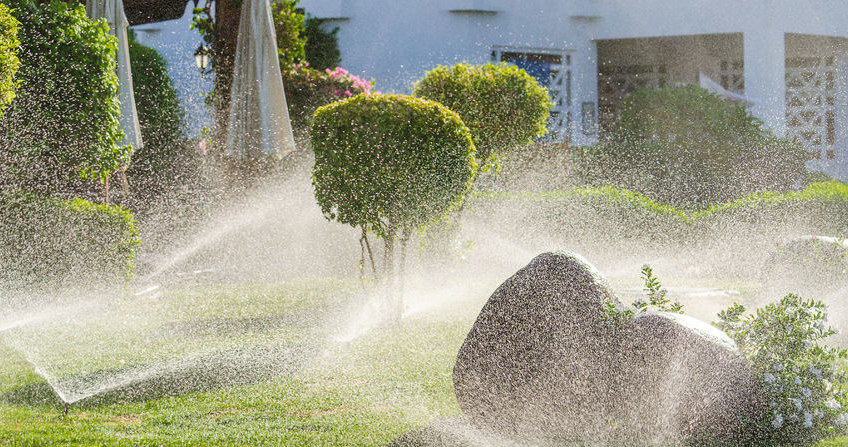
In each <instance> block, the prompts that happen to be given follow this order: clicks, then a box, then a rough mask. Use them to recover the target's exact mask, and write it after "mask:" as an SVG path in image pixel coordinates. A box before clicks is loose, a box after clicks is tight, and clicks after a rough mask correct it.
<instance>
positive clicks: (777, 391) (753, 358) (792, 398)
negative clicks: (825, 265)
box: [715, 294, 848, 445]
mask: <svg viewBox="0 0 848 447" xmlns="http://www.w3.org/2000/svg"><path fill="white" fill-rule="evenodd" d="M745 311H746V309H745V307H744V306H742V305H741V304H734V305H733V306H731V307H730V308H728V309H726V310H724V311H722V312H720V313H719V314H718V318H719V321H718V322H716V323H715V325H716V326H717V327H718V328H719V329H721V330H723V331H724V332H726V333H727V334H728V335H729V336H730V337H731V338H733V339H734V340H735V341H736V343H737V345H738V346H739V349H740V350H741V352H742V353H743V354H744V355H745V357H746V358H748V360H749V361H750V362H751V364H752V365H753V367H754V370H755V371H756V374H757V377H758V379H759V382H760V388H761V390H762V394H763V396H764V397H765V399H766V414H765V415H764V418H763V420H762V421H761V423H760V429H761V430H763V432H764V436H765V437H766V438H767V439H768V441H769V442H770V445H786V444H792V445H804V444H806V443H809V442H812V441H815V440H817V439H820V438H822V437H824V436H827V435H830V434H833V433H834V432H835V431H836V430H837V429H838V427H839V426H842V425H844V424H845V422H846V418H847V417H848V415H846V408H848V407H846V405H848V392H846V389H845V386H844V383H845V375H844V373H843V372H842V371H840V370H839V368H838V366H839V365H838V362H839V361H840V360H843V359H845V358H846V351H845V350H844V349H836V348H832V347H829V346H826V345H824V344H822V343H821V342H822V340H824V339H825V338H827V337H829V336H831V335H834V334H836V331H835V330H834V329H833V328H831V327H829V326H827V325H825V322H826V320H827V314H826V306H825V305H824V304H823V303H821V302H819V301H814V300H805V299H803V298H801V297H799V296H796V295H793V294H789V295H786V296H785V297H783V298H782V299H781V300H780V301H779V302H777V303H773V304H769V305H767V306H765V307H762V308H758V309H756V310H755V311H754V312H753V313H752V314H750V315H747V316H744V314H745Z"/></svg>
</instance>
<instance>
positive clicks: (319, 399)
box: [0, 281, 473, 446]
mask: <svg viewBox="0 0 848 447" xmlns="http://www.w3.org/2000/svg"><path fill="white" fill-rule="evenodd" d="M348 286H350V284H349V283H347V284H346V283H343V282H338V281H318V282H316V281H312V282H311V283H309V284H307V283H305V282H304V283H295V284H292V283H289V284H282V285H276V286H261V287H228V288H214V289H211V290H207V291H206V292H204V291H203V290H199V289H193V290H182V291H177V292H174V293H170V294H168V295H167V296H164V297H161V298H160V299H159V301H160V302H162V303H164V304H162V305H161V306H154V305H153V304H151V303H142V304H141V305H139V306H137V307H136V310H138V309H141V310H143V312H142V315H145V321H147V323H148V325H150V324H153V322H154V321H156V322H158V323H159V324H160V326H163V325H167V324H173V323H174V321H187V320H192V321H197V320H196V318H213V317H214V318H215V320H214V321H216V322H219V323H220V322H221V321H224V320H235V321H242V320H240V319H242V318H244V317H245V316H257V315H278V314H280V313H281V312H283V313H285V314H288V315H291V314H294V313H298V312H303V311H307V312H314V314H315V315H323V312H324V311H325V310H326V309H327V306H328V304H330V302H331V301H336V302H333V303H332V304H334V305H337V304H341V305H344V304H352V303H354V302H356V301H357V300H359V299H361V297H358V296H356V294H353V293H348V292H345V290H346V289H348V288H349V287H348ZM203 296H205V297H206V298H207V299H209V300H211V301H212V302H213V303H214V304H212V305H210V306H205V307H202V306H200V305H199V303H198V299H200V298H202V297H203ZM233 304H236V306H234V307H231V306H230V305H233ZM126 306H127V304H125V305H123V307H121V306H119V307H121V312H124V313H125V312H127V309H126ZM151 308H153V309H155V310H156V312H152V310H151ZM233 309H237V310H233ZM193 311H194V312H196V314H195V315H192V312H193ZM157 312H158V313H157ZM151 313H153V314H155V315H156V317H155V318H153V317H151V316H150V315H151ZM462 315H463V317H462V318H459V319H457V318H455V317H456V314H452V317H451V318H447V319H445V318H442V317H440V316H438V315H431V314H421V315H419V316H417V317H415V318H411V319H408V320H405V321H404V322H403V323H402V324H401V325H400V326H398V327H394V328H390V329H388V328H387V329H374V330H373V331H371V332H367V333H365V334H364V335H362V336H361V337H359V338H357V339H355V340H354V341H352V342H348V343H338V342H326V343H325V342H324V341H323V340H319V337H320V335H321V334H320V332H321V331H320V330H319V329H318V328H317V327H312V328H304V326H305V325H300V328H299V329H297V330H295V331H294V332H297V333H289V334H285V333H284V334H283V335H284V336H283V337H282V338H280V337H278V335H279V334H280V331H279V329H278V328H273V329H271V328H262V330H261V331H259V330H256V331H257V332H262V333H263V336H262V337H258V336H257V337H254V338H245V337H244V334H236V336H235V338H237V339H238V340H239V343H238V346H239V349H240V351H245V350H250V349H254V350H256V352H259V353H260V354H257V358H256V359H255V361H256V362H260V363H261V362H266V361H268V360H269V359H267V358H263V357H270V356H273V355H274V353H275V352H276V351H273V350H268V349H267V348H268V347H269V346H274V347H278V346H281V345H286V346H288V345H289V344H292V343H294V342H295V340H298V339H300V337H307V338H311V342H313V343H311V344H310V347H309V349H306V350H304V351H303V352H302V354H303V355H304V356H306V357H307V358H302V359H298V360H297V362H298V363H300V364H301V366H300V367H298V368H296V369H294V370H288V369H286V368H282V369H281V370H280V371H268V368H267V367H266V368H264V369H263V368H262V367H260V368H259V369H260V370H262V371H264V372H263V374H262V375H261V376H257V377H249V378H248V379H244V378H240V379H238V380H235V381H234V382H230V381H224V382H223V383H220V384H217V385H214V386H206V384H200V385H199V386H191V385H189V386H186V387H184V388H182V390H186V389H187V390H188V391H187V392H176V393H174V392H170V388H169V386H170V385H173V384H170V385H169V386H164V385H162V386H158V385H157V384H156V383H155V382H154V383H147V384H145V386H143V387H138V389H137V390H133V391H132V392H130V393H124V394H121V393H119V394H118V395H116V396H107V397H105V398H97V397H95V398H93V399H90V400H83V401H81V402H79V403H78V404H76V405H74V406H73V407H72V408H71V411H70V414H69V416H68V417H67V418H62V417H61V410H62V408H61V404H60V402H58V400H57V399H56V398H55V397H53V396H52V395H51V393H50V390H49V389H48V388H47V387H46V386H45V384H44V383H43V380H42V379H41V378H40V377H39V376H37V375H36V374H35V372H34V371H33V368H32V367H31V366H30V365H29V364H28V363H27V361H26V360H25V359H24V358H23V356H22V355H21V354H20V353H19V352H17V351H16V350H14V349H12V348H10V347H8V346H6V345H3V344H0V358H2V359H4V360H3V361H2V362H0V446H2V445H15V446H18V445H21V446H29V445H32V446H35V445H133V446H139V445H327V446H330V445H333V446H337V445H351V446H353V445H357V446H369V445H385V444H387V443H389V442H390V441H392V440H393V439H395V438H397V437H398V436H400V435H401V434H403V433H404V432H406V431H407V430H409V429H412V428H415V427H418V426H421V425H424V424H426V423H428V422H430V421H431V420H433V419H436V418H440V417H446V416H451V415H456V414H458V412H459V409H458V406H457V403H456V401H455V399H454V397H453V388H452V382H451V371H452V367H453V359H454V356H455V354H456V352H457V351H458V349H459V345H460V344H461V342H462V340H463V338H464V337H465V333H466V332H467V329H468V327H469V326H470V323H471V322H472V321H473V313H468V314H462ZM251 321H252V320H251ZM280 321H282V320H280ZM312 321H318V318H316V319H314V320H312ZM272 323H273V322H272ZM224 327H226V328H228V329H231V328H232V326H231V325H230V326H227V325H224ZM152 332H155V331H152ZM254 335H255V334H254ZM286 335H287V336H286ZM184 341H185V346H183V348H184V349H185V350H186V351H191V350H194V349H199V348H198V345H197V341H196V340H195V338H194V337H186V338H185V340H184ZM78 342H82V340H78ZM301 342H302V340H301ZM132 350H133V349H132V347H131V346H121V345H118V346H113V347H112V349H110V351H111V352H110V355H104V356H101V357H98V358H97V360H96V362H100V363H99V366H100V367H101V368H103V369H110V368H113V367H115V366H116V365H115V363H114V362H115V360H114V359H115V358H118V357H121V355H122V352H123V351H132ZM175 352H177V354H176V355H177V356H178V357H179V356H180V353H179V352H178V351H175ZM223 352H225V353H226V352H228V351H223ZM75 354H76V353H75ZM68 358H73V356H68ZM68 358H65V357H63V358H62V359H61V362H66V361H70V360H68ZM253 360H254V359H251V361H253ZM272 360H273V359H272ZM89 364H90V362H89ZM62 365H64V363H62ZM224 366H225V367H226V366H228V365H224ZM242 366H243V367H245V368H246V369H255V368H253V366H255V365H253V364H250V365H242ZM230 373H232V371H230ZM191 374H199V375H200V377H201V378H202V379H203V380H204V381H205V380H206V378H207V377H206V374H208V371H206V372H200V373H198V372H196V371H191V372H190V373H189V375H191ZM213 374H214V373H213ZM168 380H178V378H176V379H175V378H174V377H171V378H170V379H168ZM213 382H214V381H213ZM233 383H236V384H235V385H233ZM159 385H161V384H159ZM132 387H133V386H130V388H132ZM163 388H164V389H163Z"/></svg>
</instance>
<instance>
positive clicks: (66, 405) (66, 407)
mask: <svg viewBox="0 0 848 447" xmlns="http://www.w3.org/2000/svg"><path fill="white" fill-rule="evenodd" d="M70 409H71V404H70V403H68V402H65V410H64V411H62V417H63V418H64V417H67V416H68V410H70Z"/></svg>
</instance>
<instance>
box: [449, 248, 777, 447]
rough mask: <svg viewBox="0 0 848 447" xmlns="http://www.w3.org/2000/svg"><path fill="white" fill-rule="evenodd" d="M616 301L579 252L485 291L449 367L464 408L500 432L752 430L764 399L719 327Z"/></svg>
mask: <svg viewBox="0 0 848 447" xmlns="http://www.w3.org/2000/svg"><path fill="white" fill-rule="evenodd" d="M606 302H611V303H613V304H616V305H618V306H621V304H620V303H619V301H618V299H617V298H616V297H615V295H614V293H613V292H612V290H611V289H610V287H609V286H608V285H607V284H606V282H605V281H604V279H603V278H602V277H601V275H600V274H599V273H598V271H597V270H596V269H595V268H594V267H593V266H592V265H590V264H589V263H588V262H587V261H586V260H585V259H583V258H581V257H580V256H577V255H574V254H571V253H566V252H557V253H544V254H542V255H539V256H538V257H536V258H535V259H533V261H532V262H530V264H528V265H527V266H526V267H524V268H523V269H521V270H519V271H518V272H517V273H516V274H515V275H513V276H512V277H511V278H509V279H508V280H506V282H504V283H503V284H502V285H501V286H500V287H499V288H498V289H497V290H496V291H495V293H494V294H493V295H492V296H491V297H490V298H489V301H488V302H487V303H486V305H485V306H484V307H483V309H482V310H481V312H480V315H479V316H478V318H477V321H476V322H475V323H474V326H473V327H472V329H471V331H470V332H469V334H468V336H467V337H466V339H465V342H464V343H463V345H462V347H461V348H460V351H459V354H458V355H457V360H456V365H455V366H454V376H453V379H454V386H455V390H456V396H457V400H458V401H459V404H460V406H461V407H462V410H463V411H464V413H465V414H466V415H467V417H469V418H470V420H471V421H473V423H474V424H475V425H477V426H479V427H484V428H485V429H487V430H491V431H494V432H497V433H503V434H505V435H508V436H514V435H518V436H520V437H522V438H535V439H538V440H539V441H540V443H541V444H546V443H547V442H550V441H556V442H563V441H575V442H578V443H581V444H582V443H585V442H588V443H589V444H592V445H594V444H600V443H608V442H613V443H621V442H625V443H627V445H659V444H668V443H672V444H674V443H679V442H686V443H693V442H694V443H699V442H703V441H706V442H709V443H716V442H719V443H721V442H728V443H732V444H739V443H744V442H745V441H747V440H749V439H748V438H750V434H749V433H752V431H751V430H749V428H750V426H749V424H750V423H751V422H752V421H753V420H754V419H757V418H758V417H759V414H761V413H759V412H760V411H761V405H760V403H761V399H760V398H759V394H758V392H757V388H756V380H755V377H754V374H753V371H752V370H751V369H750V367H749V365H748V363H747V361H746V360H745V359H744V357H742V355H741V354H740V353H739V352H738V350H737V349H736V347H735V345H734V343H733V341H732V340H730V339H729V338H728V337H727V335H725V334H724V333H722V332H721V331H719V330H717V329H715V328H713V327H712V326H710V325H708V324H707V323H704V322H701V321H699V320H696V319H694V318H690V317H686V316H682V315H678V314H667V313H642V314H637V316H636V317H635V318H633V319H630V320H625V321H619V322H615V321H614V320H612V319H610V318H609V316H608V314H607V312H606V310H605V304H606Z"/></svg>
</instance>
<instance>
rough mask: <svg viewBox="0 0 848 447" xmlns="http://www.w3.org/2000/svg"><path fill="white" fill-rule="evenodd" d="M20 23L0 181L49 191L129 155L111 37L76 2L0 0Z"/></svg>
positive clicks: (1, 141)
mask: <svg viewBox="0 0 848 447" xmlns="http://www.w3.org/2000/svg"><path fill="white" fill-rule="evenodd" d="M5 3H6V4H7V5H8V6H9V7H11V8H12V10H13V15H14V16H15V18H16V19H18V21H19V22H20V23H21V27H20V36H19V38H20V40H21V46H20V50H19V54H18V57H19V58H20V61H21V67H20V70H19V71H18V74H17V76H18V80H19V82H20V86H19V87H18V90H17V91H16V96H15V99H14V100H13V101H12V103H11V105H10V106H9V108H8V109H7V111H6V119H5V120H3V121H2V122H0V170H1V171H2V172H1V173H2V177H3V181H4V183H6V186H7V187H8V186H17V187H23V188H27V189H31V190H34V191H40V192H47V193H54V192H61V191H66V190H67V188H68V187H69V185H70V184H72V182H73V181H74V180H79V179H80V177H82V178H86V179H91V180H100V181H103V180H105V179H107V178H108V177H109V175H110V174H111V173H112V172H114V171H116V170H117V169H119V168H120V167H121V166H122V165H124V164H126V163H128V162H129V158H130V154H131V153H132V147H131V146H121V145H119V142H120V141H121V139H122V138H123V132H122V131H121V129H120V123H119V121H118V118H119V116H120V108H119V103H118V95H117V92H118V78H117V74H116V68H115V56H114V54H115V52H116V51H117V44H116V41H115V39H114V38H113V37H111V36H109V35H108V26H107V25H106V22H105V21H100V22H93V21H91V20H89V19H88V18H87V17H86V15H85V9H84V8H83V7H82V6H81V5H79V4H76V5H75V6H69V5H68V4H67V3H65V2H62V1H58V0H52V1H49V2H45V3H43V4H40V5H37V4H35V3H33V2H31V1H28V0H5Z"/></svg>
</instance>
